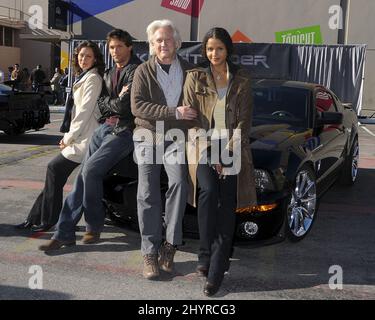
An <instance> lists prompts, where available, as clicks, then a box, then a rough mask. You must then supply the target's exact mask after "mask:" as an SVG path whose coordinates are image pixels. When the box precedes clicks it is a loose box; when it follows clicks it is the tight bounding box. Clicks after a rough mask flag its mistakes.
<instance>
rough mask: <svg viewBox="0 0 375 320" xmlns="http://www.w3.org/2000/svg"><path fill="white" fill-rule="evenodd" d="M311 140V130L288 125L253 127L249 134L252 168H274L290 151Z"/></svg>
mask: <svg viewBox="0 0 375 320" xmlns="http://www.w3.org/2000/svg"><path fill="white" fill-rule="evenodd" d="M311 138H312V130H311V129H306V128H298V127H292V126H291V125H289V124H267V125H259V126H254V127H252V129H251V132H250V141H251V150H252V153H253V161H254V166H255V167H258V168H260V167H266V168H267V167H268V168H276V167H278V166H279V165H280V162H281V161H282V159H287V154H288V153H289V152H290V150H291V149H295V148H298V147H299V146H304V145H306V143H308V141H309V140H310V139H311Z"/></svg>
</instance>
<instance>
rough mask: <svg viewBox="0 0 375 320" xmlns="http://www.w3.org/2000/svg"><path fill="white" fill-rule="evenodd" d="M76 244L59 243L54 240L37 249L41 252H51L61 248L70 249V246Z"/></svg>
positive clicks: (72, 242)
mask: <svg viewBox="0 0 375 320" xmlns="http://www.w3.org/2000/svg"><path fill="white" fill-rule="evenodd" d="M75 244H76V242H75V240H73V241H60V240H55V239H52V240H50V241H48V242H47V243H46V244H42V245H40V246H39V247H38V249H39V250H41V251H45V252H46V251H52V250H59V249H61V248H62V247H70V246H75Z"/></svg>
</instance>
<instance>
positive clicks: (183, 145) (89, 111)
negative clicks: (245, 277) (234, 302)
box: [17, 20, 256, 296]
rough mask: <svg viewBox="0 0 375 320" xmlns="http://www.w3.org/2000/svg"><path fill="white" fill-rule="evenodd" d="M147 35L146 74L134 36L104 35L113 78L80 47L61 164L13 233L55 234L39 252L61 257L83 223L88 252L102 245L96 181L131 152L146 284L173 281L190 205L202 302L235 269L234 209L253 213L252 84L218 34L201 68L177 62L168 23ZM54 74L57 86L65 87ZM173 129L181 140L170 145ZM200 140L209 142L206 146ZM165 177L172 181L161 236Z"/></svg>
mask: <svg viewBox="0 0 375 320" xmlns="http://www.w3.org/2000/svg"><path fill="white" fill-rule="evenodd" d="M146 33H147V37H148V42H149V46H150V58H149V59H148V61H146V62H144V63H141V61H140V60H139V59H138V58H137V57H136V55H135V54H134V52H133V46H132V37H131V35H130V34H129V33H128V32H126V31H123V30H120V29H115V30H113V31H111V32H110V33H109V34H108V36H107V45H108V49H109V52H110V54H111V56H112V58H113V61H114V65H113V67H112V68H110V69H109V70H106V71H104V62H103V56H102V54H101V52H100V50H99V48H98V46H97V45H96V44H95V43H94V42H91V41H84V42H82V43H81V44H80V45H79V46H78V47H77V48H76V49H75V55H74V67H75V82H74V84H73V86H72V92H71V94H70V96H69V97H68V98H67V101H70V103H67V106H66V111H65V117H64V122H63V125H62V128H61V129H62V131H63V132H64V136H63V139H62V140H61V141H60V149H61V153H60V154H59V155H58V156H57V157H55V158H54V159H53V160H52V161H51V162H50V163H49V164H48V168H47V175H46V181H45V187H44V190H43V191H42V192H41V194H40V195H39V197H38V198H37V199H36V202H35V203H34V205H33V207H32V209H31V211H30V213H29V215H28V217H27V219H26V220H25V221H24V222H23V223H22V224H20V225H18V226H17V228H19V229H30V228H31V229H32V230H33V231H48V230H50V229H51V228H52V227H53V226H55V228H56V230H55V232H54V234H53V236H52V239H51V240H49V241H47V242H46V243H45V244H42V245H41V246H40V247H39V249H40V250H42V251H45V252H48V251H52V250H59V249H61V248H62V247H65V246H74V245H75V244H76V234H75V231H76V225H77V224H78V222H79V221H80V219H81V217H82V215H84V218H85V222H86V233H85V234H84V237H83V243H84V244H93V243H97V242H99V241H100V236H101V233H102V231H103V227H104V220H105V212H104V208H103V204H102V202H101V199H102V197H103V184H102V181H103V178H104V177H105V175H106V174H107V172H108V171H109V170H110V169H111V168H112V167H113V166H114V165H115V164H116V163H117V162H118V161H119V160H120V159H122V158H124V157H126V156H127V155H129V154H131V153H132V152H133V151H134V153H135V158H136V160H137V161H136V162H137V165H138V192H137V205H138V207H137V211H138V220H139V226H140V233H141V253H142V255H143V261H144V262H143V276H144V278H146V279H150V280H153V279H157V278H158V277H159V275H160V270H163V271H164V272H168V273H172V272H173V271H174V267H175V266H174V256H175V253H176V250H177V249H178V247H179V246H180V245H181V244H182V234H183V232H182V220H183V215H184V212H185V206H186V204H187V203H190V204H191V205H193V206H196V207H197V212H198V224H199V235H200V245H199V252H198V264H197V267H196V272H197V274H198V275H199V276H203V277H206V278H207V279H206V282H205V285H204V289H203V293H204V294H205V295H206V296H212V295H214V294H216V293H217V292H218V290H219V288H220V286H221V283H222V280H223V278H224V274H225V272H226V271H228V270H229V267H230V255H231V248H232V241H233V237H234V231H235V210H236V208H242V207H248V206H252V205H255V204H256V192H255V180H254V169H253V167H252V158H251V151H250V142H249V138H248V137H249V130H250V126H251V116H252V108H253V106H252V93H251V86H250V75H249V73H248V71H246V70H243V69H241V68H239V67H237V66H235V65H233V64H232V63H231V62H230V57H231V54H232V52H233V43H232V40H231V37H230V35H229V34H228V32H227V31H226V30H225V29H223V28H213V29H211V30H209V31H208V32H207V34H206V36H205V37H204V39H203V43H202V54H203V57H204V58H205V64H204V65H202V66H193V65H191V64H190V63H188V62H187V61H185V60H184V59H183V58H182V57H180V56H179V55H178V53H177V51H178V49H179V48H180V46H181V37H180V34H179V31H178V30H177V28H176V27H175V26H174V24H173V23H172V22H171V21H169V20H156V21H153V22H152V23H151V24H150V25H149V26H148V28H147V30H146ZM37 70H38V69H37ZM39 70H40V69H39ZM55 71H56V72H55V75H54V76H53V78H52V80H51V83H52V84H53V85H54V86H55V85H56V84H58V83H59V80H60V79H61V74H60V71H59V70H55ZM36 77H37V76H36V75H35V73H34V79H35V78H36ZM55 88H57V86H56V87H55ZM56 90H57V89H56ZM56 99H58V96H56ZM161 124H162V126H163V128H164V131H163V132H162V133H161V132H160V130H159V127H160V125H161ZM176 130H177V131H178V132H179V133H182V134H173V133H172V132H176ZM203 130H205V132H209V134H208V135H207V136H206V138H207V139H205V140H204V139H202V131H203ZM238 133H239V134H238ZM216 145H219V146H220V148H219V149H217V148H215V147H214V146H216ZM238 146H239V148H240V150H238V149H236V148H237V147H238ZM160 150H162V151H161V153H160ZM181 150H185V151H186V152H185V153H182V154H183V155H184V156H182V159H181V156H180V158H178V156H176V155H180V154H181V153H180V152H179V151H181ZM218 150H219V152H218ZM224 151H228V152H229V153H231V154H233V155H234V157H233V159H234V158H235V155H236V154H238V155H240V156H239V162H240V166H239V169H238V170H237V171H235V172H233V170H230V167H231V165H230V164H229V165H228V163H227V161H225V160H226V159H224V156H223V157H222V156H221V154H222V153H223V154H224V153H225V152H224ZM238 151H240V152H238ZM217 153H219V155H218V154H217ZM217 156H218V157H217ZM176 157H177V158H178V159H179V161H175V160H176ZM216 158H218V161H215V159H216ZM233 161H234V160H233ZM79 165H81V167H80V170H79V172H78V175H77V176H76V178H75V182H74V187H73V190H72V191H71V192H70V193H69V194H68V195H67V197H66V199H65V201H64V202H63V187H64V185H65V183H66V181H67V179H68V177H69V176H70V175H71V173H72V172H73V170H74V169H75V168H76V167H78V166H79ZM162 167H164V168H165V171H166V173H167V176H168V190H167V192H166V194H165V196H166V200H165V216H164V224H165V228H166V230H165V236H164V237H163V232H162V231H163V220H162V207H163V206H162V203H161V194H160V192H161V191H160V174H161V169H162ZM232 167H233V166H232ZM198 186H199V188H198Z"/></svg>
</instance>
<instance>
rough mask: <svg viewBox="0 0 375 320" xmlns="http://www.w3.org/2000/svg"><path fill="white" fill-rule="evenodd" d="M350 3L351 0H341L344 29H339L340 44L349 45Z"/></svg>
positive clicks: (338, 41)
mask: <svg viewBox="0 0 375 320" xmlns="http://www.w3.org/2000/svg"><path fill="white" fill-rule="evenodd" d="M350 1H351V0H341V1H340V6H341V8H342V18H343V24H342V27H343V28H342V29H339V32H338V39H337V43H338V44H348V36H349V19H350Z"/></svg>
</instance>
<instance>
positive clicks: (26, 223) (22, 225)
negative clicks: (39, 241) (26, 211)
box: [14, 220, 33, 230]
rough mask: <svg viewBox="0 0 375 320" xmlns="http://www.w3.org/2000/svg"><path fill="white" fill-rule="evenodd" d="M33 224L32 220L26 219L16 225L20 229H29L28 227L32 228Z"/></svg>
mask: <svg viewBox="0 0 375 320" xmlns="http://www.w3.org/2000/svg"><path fill="white" fill-rule="evenodd" d="M32 226H33V224H32V223H31V222H30V221H28V220H25V221H24V222H22V223H20V224H17V225H15V226H14V227H15V228H16V229H19V230H27V229H31V227H32Z"/></svg>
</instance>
